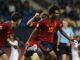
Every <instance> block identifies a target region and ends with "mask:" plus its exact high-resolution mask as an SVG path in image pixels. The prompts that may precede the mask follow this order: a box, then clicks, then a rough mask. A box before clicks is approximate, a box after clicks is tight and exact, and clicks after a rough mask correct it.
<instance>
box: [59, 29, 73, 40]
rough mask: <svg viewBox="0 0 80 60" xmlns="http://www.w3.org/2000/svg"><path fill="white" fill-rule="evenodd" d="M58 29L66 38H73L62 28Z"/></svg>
mask: <svg viewBox="0 0 80 60" xmlns="http://www.w3.org/2000/svg"><path fill="white" fill-rule="evenodd" d="M59 31H60V33H61V34H62V35H64V36H65V37H66V38H67V39H68V40H70V41H71V40H73V39H72V38H70V37H69V36H68V35H67V34H66V33H65V32H64V31H63V30H62V28H61V29H59Z"/></svg>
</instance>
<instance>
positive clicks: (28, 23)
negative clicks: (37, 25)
mask: <svg viewBox="0 0 80 60" xmlns="http://www.w3.org/2000/svg"><path fill="white" fill-rule="evenodd" d="M38 15H39V13H36V14H35V15H34V16H33V17H32V18H31V19H30V20H29V21H28V22H27V24H26V25H28V26H30V27H31V26H32V25H33V24H32V22H33V20H34V18H35V17H36V16H38Z"/></svg>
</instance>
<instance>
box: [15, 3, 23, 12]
mask: <svg viewBox="0 0 80 60" xmlns="http://www.w3.org/2000/svg"><path fill="white" fill-rule="evenodd" d="M15 7H16V11H17V12H20V13H22V2H16V4H15Z"/></svg>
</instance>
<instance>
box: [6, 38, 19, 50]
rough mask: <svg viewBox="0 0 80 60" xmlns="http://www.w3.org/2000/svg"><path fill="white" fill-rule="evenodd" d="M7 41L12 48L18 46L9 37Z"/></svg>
mask: <svg viewBox="0 0 80 60" xmlns="http://www.w3.org/2000/svg"><path fill="white" fill-rule="evenodd" d="M7 41H8V43H9V44H10V45H11V46H13V47H14V48H16V49H17V48H18V46H17V45H16V44H14V43H13V42H12V41H11V40H10V39H9V38H8V39H7Z"/></svg>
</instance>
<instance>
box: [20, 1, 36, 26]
mask: <svg viewBox="0 0 80 60" xmlns="http://www.w3.org/2000/svg"><path fill="white" fill-rule="evenodd" d="M35 12H36V11H35V9H33V8H32V7H31V6H30V3H29V2H28V1H25V2H24V3H23V9H22V13H23V19H22V22H21V25H25V24H26V22H27V21H28V20H29V19H30V18H31V17H32V16H33V15H34V14H35Z"/></svg>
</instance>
